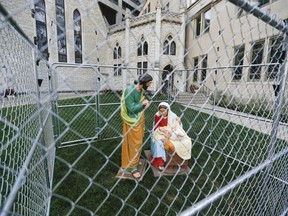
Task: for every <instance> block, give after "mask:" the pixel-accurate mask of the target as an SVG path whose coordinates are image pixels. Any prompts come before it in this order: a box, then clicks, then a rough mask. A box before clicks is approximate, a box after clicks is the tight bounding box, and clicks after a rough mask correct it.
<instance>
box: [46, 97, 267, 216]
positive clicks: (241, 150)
mask: <svg viewBox="0 0 288 216" xmlns="http://www.w3.org/2000/svg"><path fill="white" fill-rule="evenodd" d="M118 99H119V97H118V96H116V100H118ZM106 100H107V99H106ZM113 100H114V101H115V98H114V99H113ZM108 102H111V101H108ZM62 103H74V104H75V101H73V100H71V99H70V101H67V100H65V101H63V102H62ZM89 109H90V108H88V109H87V112H86V109H85V111H83V109H82V111H80V112H82V113H81V115H83V116H85V118H84V119H83V118H82V117H83V116H81V115H79V118H74V117H75V113H79V110H78V111H76V110H74V112H75V113H74V112H72V111H70V112H64V113H65V115H64V116H65V117H64V119H65V120H66V123H68V125H70V126H71V125H73V130H74V132H72V134H74V135H75V134H78V136H79V134H81V133H83V134H81V135H80V136H79V137H81V136H84V133H85V129H83V128H82V127H83V124H84V123H83V121H86V123H85V124H87V121H88V122H89V125H90V126H92V127H93V126H95V118H94V117H95V116H96V115H95V109H93V108H92V109H91V110H89ZM103 110H104V112H103V113H101V119H100V121H101V125H102V127H104V129H103V130H102V131H101V133H102V134H100V133H99V134H100V135H101V137H102V138H103V139H102V140H95V142H91V143H89V144H81V145H75V146H72V147H68V148H58V149H57V157H56V162H55V170H54V180H53V182H54V191H53V198H52V205H51V215H61V216H62V215H66V214H68V213H70V214H71V215H81V216H82V215H90V214H91V213H93V214H95V215H115V214H119V215H135V214H137V215H138V214H139V215H152V214H154V215H176V214H178V213H179V212H181V211H183V210H185V209H186V208H188V207H190V206H191V205H192V204H193V203H194V204H195V203H196V202H199V201H200V200H202V199H203V198H205V197H206V196H207V195H209V194H211V193H213V192H215V191H216V190H218V189H219V188H221V187H223V186H225V185H226V184H228V183H229V182H231V181H233V180H235V179H236V178H237V177H238V176H240V175H243V174H244V173H245V172H246V171H247V170H249V169H250V168H251V166H256V165H258V164H259V163H261V162H262V161H263V160H265V159H266V157H267V152H266V150H265V149H266V147H267V146H268V144H269V141H270V138H269V136H267V135H264V134H261V133H259V132H256V131H254V130H251V129H248V128H245V127H243V126H241V125H235V124H232V123H230V122H227V121H224V120H220V119H217V118H215V117H213V116H209V115H207V114H203V113H201V112H198V111H194V110H191V109H185V108H184V107H183V106H181V105H179V104H177V103H173V105H172V110H173V111H174V112H175V113H176V114H177V115H179V116H181V120H182V123H183V127H184V128H185V129H186V131H187V132H188V135H189V136H190V137H191V138H192V143H193V148H192V159H191V160H189V167H190V169H191V172H190V173H189V174H188V175H180V176H172V177H167V176H166V177H164V176H162V177H159V178H156V177H154V176H153V173H152V170H151V168H150V165H149V164H148V167H147V169H146V173H145V176H144V179H143V181H141V182H140V183H136V182H135V181H131V180H123V179H121V180H120V179H118V178H115V175H116V174H117V172H118V170H119V168H120V164H121V137H120V138H113V137H117V136H118V137H119V136H120V135H121V129H122V123H121V119H120V114H119V112H120V110H119V105H109V106H107V107H106V108H105V109H103ZM156 111H157V103H153V104H152V105H151V106H150V108H149V109H148V110H147V111H146V113H145V115H146V134H145V139H144V146H143V150H146V149H150V143H149V135H150V132H149V131H150V130H151V128H152V123H153V122H152V121H153V115H154V113H155V112H156ZM89 113H90V114H89ZM90 115H92V116H93V117H91V116H90ZM62 116H63V115H62ZM73 118H74V119H73ZM71 119H72V121H73V123H71ZM75 122H78V123H75ZM80 122H82V123H80ZM105 123H106V124H105ZM107 123H108V124H107ZM63 125H64V124H63ZM66 125H67V124H66ZM62 127H64V126H62ZM86 130H88V129H87V128H86ZM75 131H77V133H75ZM78 131H79V132H78ZM81 131H83V132H81ZM93 132H94V133H95V131H92V132H90V133H91V135H90V136H93ZM69 133H71V132H69V131H68V134H69ZM109 134H110V136H111V137H112V138H113V139H108V138H109ZM65 136H68V135H67V134H65V135H64V136H63V138H64V137H65ZM111 137H110V138H111ZM142 158H145V156H144V154H143V153H142ZM258 184H259V181H258ZM251 185H252V186H251ZM246 186H247V187H248V188H251V187H252V188H253V187H254V186H255V188H254V190H256V191H257V190H260V189H259V187H256V186H257V185H256V183H255V182H253V180H251V182H250V184H247V185H246ZM244 188H245V187H243V188H242V189H241V190H240V189H239V190H238V192H239V196H240V195H241V194H243V193H240V191H243V189H244ZM238 192H235V194H234V195H233V197H232V196H230V195H229V194H228V195H227V196H225V197H226V198H225V199H224V200H225V201H223V200H221V201H219V202H216V203H214V205H212V206H210V208H209V209H208V210H206V211H207V214H208V215H209V212H211V214H212V213H213V212H215V211H216V208H217V210H218V211H221V210H222V211H225V212H227V214H228V213H229V212H230V211H233V209H231V206H233V205H235V206H236V205H239V202H240V201H241V200H240V201H239V200H238V201H237V202H236V201H235V196H237V194H238ZM242 196H243V195H242ZM227 203H228V204H227ZM245 203H246V200H243V205H244V204H245ZM215 204H217V205H215Z"/></svg>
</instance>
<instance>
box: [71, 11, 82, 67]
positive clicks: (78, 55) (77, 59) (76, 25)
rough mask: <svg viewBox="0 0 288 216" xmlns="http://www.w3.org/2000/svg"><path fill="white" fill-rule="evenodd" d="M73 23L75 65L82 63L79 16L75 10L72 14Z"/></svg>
mask: <svg viewBox="0 0 288 216" xmlns="http://www.w3.org/2000/svg"><path fill="white" fill-rule="evenodd" d="M73 22H74V48H75V63H82V29H81V15H80V13H79V11H78V10H77V9H76V10H75V11H74V13H73Z"/></svg>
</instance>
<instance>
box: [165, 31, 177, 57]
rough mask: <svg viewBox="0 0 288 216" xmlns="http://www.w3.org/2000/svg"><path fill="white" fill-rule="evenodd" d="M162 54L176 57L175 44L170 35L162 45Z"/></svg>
mask: <svg viewBox="0 0 288 216" xmlns="http://www.w3.org/2000/svg"><path fill="white" fill-rule="evenodd" d="M163 54H164V55H176V43H175V42H174V40H173V38H172V36H171V35H169V36H168V38H167V39H166V40H165V41H164V43H163Z"/></svg>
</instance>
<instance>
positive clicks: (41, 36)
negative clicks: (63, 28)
mask: <svg viewBox="0 0 288 216" xmlns="http://www.w3.org/2000/svg"><path fill="white" fill-rule="evenodd" d="M35 20H36V31H37V38H38V49H39V50H40V52H41V53H42V54H43V55H44V56H45V57H46V59H48V40H47V27H46V9H45V1H44V0H40V1H37V3H36V4H35Z"/></svg>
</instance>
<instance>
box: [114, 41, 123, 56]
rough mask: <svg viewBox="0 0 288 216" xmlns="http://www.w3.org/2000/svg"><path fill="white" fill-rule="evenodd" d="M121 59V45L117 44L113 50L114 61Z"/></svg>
mask: <svg viewBox="0 0 288 216" xmlns="http://www.w3.org/2000/svg"><path fill="white" fill-rule="evenodd" d="M120 58H121V47H120V46H119V43H118V42H117V43H116V47H114V49H113V59H120Z"/></svg>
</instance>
